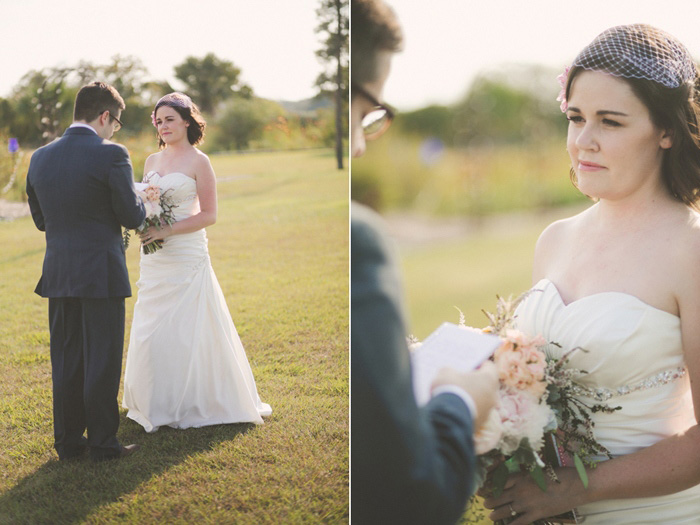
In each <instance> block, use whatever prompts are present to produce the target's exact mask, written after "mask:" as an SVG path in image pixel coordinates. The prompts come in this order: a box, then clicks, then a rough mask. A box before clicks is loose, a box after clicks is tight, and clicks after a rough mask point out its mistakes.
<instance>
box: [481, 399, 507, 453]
mask: <svg viewBox="0 0 700 525" xmlns="http://www.w3.org/2000/svg"><path fill="white" fill-rule="evenodd" d="M502 436H503V422H502V421H501V414H500V413H499V411H498V410H497V409H493V410H491V412H489V417H488V419H486V423H484V425H483V426H482V427H481V428H480V429H479V431H478V432H477V433H476V434H474V447H475V450H476V454H477V455H481V454H486V453H487V452H490V451H491V450H493V449H495V448H497V447H498V443H499V442H500V441H501V437H502Z"/></svg>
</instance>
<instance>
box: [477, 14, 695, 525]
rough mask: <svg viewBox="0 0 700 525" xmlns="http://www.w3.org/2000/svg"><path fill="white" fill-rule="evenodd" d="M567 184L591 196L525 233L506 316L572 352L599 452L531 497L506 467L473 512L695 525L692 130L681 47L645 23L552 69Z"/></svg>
mask: <svg viewBox="0 0 700 525" xmlns="http://www.w3.org/2000/svg"><path fill="white" fill-rule="evenodd" d="M565 80H566V82H565V86H564V88H565V89H564V90H563V92H562V98H563V102H562V110H563V111H565V112H566V117H567V119H568V120H569V131H568V140H567V149H568V152H569V155H570V157H571V162H572V165H573V172H572V177H573V178H574V180H575V183H576V185H577V187H578V188H579V190H580V191H581V192H582V193H584V194H585V195H587V196H589V197H591V198H593V199H594V200H595V201H596V203H595V204H593V205H592V206H591V207H590V208H588V209H587V210H585V211H584V212H582V213H580V214H579V215H576V216H574V217H572V218H569V219H565V220H562V221H558V222H555V223H554V224H552V225H550V226H549V227H548V228H547V229H546V230H545V231H544V232H543V233H542V235H541V237H540V239H539V241H538V243H537V246H536V249H535V261H534V282H535V283H536V284H535V287H534V288H535V290H537V291H536V292H533V293H530V294H529V295H528V296H527V298H526V299H525V301H524V302H523V303H522V304H521V305H520V307H519V309H518V311H517V312H516V316H517V318H516V322H517V323H518V328H519V329H521V330H523V331H525V332H528V333H532V334H538V333H539V334H541V335H543V336H544V337H545V339H547V340H548V341H552V342H556V343H559V344H561V348H557V347H555V346H554V345H550V348H548V349H547V351H548V352H551V353H552V354H557V353H558V354H561V352H562V349H571V348H575V347H578V346H580V347H582V348H584V349H585V350H586V352H581V351H580V352H576V353H574V354H573V356H572V359H571V362H570V366H572V367H574V368H578V369H583V370H586V371H588V374H586V375H583V376H582V378H581V379H580V382H581V383H582V385H583V386H584V387H586V390H585V393H584V394H582V395H583V399H582V400H583V401H587V402H588V403H589V404H592V403H595V402H600V401H604V402H606V403H608V404H609V406H611V407H615V406H619V407H621V408H620V410H618V411H615V412H614V413H612V414H606V413H595V414H593V421H594V423H595V427H594V428H593V430H594V433H595V436H596V438H597V439H598V441H599V442H600V443H601V444H603V445H604V446H606V447H607V448H608V449H609V450H610V452H611V453H612V456H613V459H610V460H606V461H603V460H602V459H603V458H600V459H601V461H600V462H599V463H598V464H597V466H596V468H594V469H589V470H588V478H589V485H588V488H587V489H585V488H584V487H583V484H582V483H581V482H580V480H579V476H578V475H577V473H576V471H575V469H571V468H569V469H567V468H564V469H559V470H558V471H557V475H558V477H559V479H560V480H561V483H559V484H557V483H549V486H548V488H547V491H546V492H543V491H541V490H540V489H539V488H538V487H537V486H536V485H535V484H534V483H533V482H532V481H531V480H530V478H529V476H528V475H526V474H520V473H518V474H513V475H511V477H510V478H509V479H508V481H507V483H506V488H505V490H504V491H503V493H502V494H501V495H500V496H498V497H494V496H491V497H487V498H486V499H485V505H486V506H487V507H488V508H491V509H495V510H494V511H493V512H492V514H491V518H492V519H494V520H497V519H505V518H508V519H513V521H512V523H513V524H516V525H524V524H526V523H531V522H533V521H535V520H537V519H542V518H545V517H547V516H554V515H557V514H560V513H562V512H564V511H567V510H569V509H572V508H577V509H578V511H579V513H580V514H581V515H582V516H584V517H585V523H586V525H593V524H623V523H624V524H630V525H631V524H635V525H637V524H642V523H649V524H652V523H653V524H658V523H663V524H671V523H698V520H699V519H700V518H698V516H700V485H698V483H700V427H698V424H697V422H698V420H699V417H700V216H699V215H698V213H697V209H698V204H699V198H700V137H699V136H698V116H699V115H700V107H699V105H698V102H699V97H700V91H699V89H698V86H699V85H700V81H699V80H698V73H697V70H696V67H695V64H694V62H693V59H692V57H691V55H690V53H689V52H688V51H687V49H686V48H685V47H684V46H683V45H682V44H681V43H680V42H678V41H677V40H676V39H675V38H673V37H672V36H670V35H668V34H666V33H664V32H662V31H660V30H658V29H655V28H653V27H650V26H647V25H630V26H619V27H614V28H612V29H609V30H607V31H605V32H603V33H602V34H601V35H599V36H598V37H597V38H596V39H595V40H594V41H593V42H592V43H591V44H590V45H589V46H588V47H586V48H585V49H584V50H583V51H582V52H581V53H580V54H579V56H578V57H577V58H576V60H575V61H574V63H573V66H572V68H571V70H570V71H569V72H568V75H567V76H566V79H565Z"/></svg>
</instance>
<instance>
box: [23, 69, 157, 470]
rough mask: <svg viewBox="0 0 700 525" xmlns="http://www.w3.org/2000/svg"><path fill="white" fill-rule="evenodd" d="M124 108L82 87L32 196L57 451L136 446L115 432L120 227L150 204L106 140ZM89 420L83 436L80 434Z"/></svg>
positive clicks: (120, 337) (45, 152) (105, 92)
mask: <svg viewBox="0 0 700 525" xmlns="http://www.w3.org/2000/svg"><path fill="white" fill-rule="evenodd" d="M124 108H125V105H124V100H123V99H122V97H121V96H120V95H119V93H118V92H117V90H116V89H114V88H113V87H112V86H110V85H108V84H105V83H103V82H93V83H92V84H89V85H87V86H84V87H82V88H81V89H80V91H79V92H78V95H77V96H76V99H75V109H74V117H73V120H74V122H73V124H72V125H71V126H70V127H69V128H68V130H66V132H65V134H64V135H63V136H62V137H61V138H59V139H57V140H55V141H53V142H51V143H50V144H47V145H46V146H43V147H41V148H39V149H38V150H36V151H35V152H34V154H33V155H32V159H31V163H30V165H29V172H28V174H27V195H28V198H29V207H30V209H31V212H32V218H33V219H34V223H35V224H36V227H37V228H39V230H41V231H45V232H46V255H45V257H44V267H43V271H42V276H41V279H40V280H39V284H38V285H37V287H36V290H35V292H36V293H37V294H39V295H41V296H42V297H48V298H49V330H50V334H51V373H52V379H53V415H54V447H55V449H56V451H57V452H58V457H59V459H60V460H66V459H71V458H75V457H78V456H81V455H83V454H84V452H85V451H86V450H87V449H89V451H90V456H91V457H92V458H93V459H95V460H100V459H109V458H120V457H125V456H128V455H130V454H131V453H133V452H135V451H136V450H137V449H138V448H139V447H138V445H128V446H126V447H124V446H122V445H120V443H119V441H118V440H117V429H118V428H119V409H118V405H117V393H118V390H119V379H120V377H121V365H122V352H123V348H124V298H125V297H129V296H131V286H130V284H129V275H128V273H127V269H126V259H125V256H124V243H123V241H122V236H121V226H126V227H127V228H136V227H138V226H139V225H141V223H142V222H143V220H144V218H145V216H146V212H145V209H144V206H143V203H142V202H141V200H140V199H139V197H138V196H137V195H136V193H135V192H134V181H133V171H132V168H131V161H130V160H129V154H128V152H127V150H126V148H125V147H124V146H121V145H119V144H114V143H112V142H110V141H109V139H110V138H111V137H112V135H113V134H114V132H115V131H117V130H118V129H119V128H120V127H121V121H120V120H119V118H120V116H121V112H122V110H123V109H124ZM86 428H87V439H86V438H85V437H84V436H83V433H84V432H85V430H86Z"/></svg>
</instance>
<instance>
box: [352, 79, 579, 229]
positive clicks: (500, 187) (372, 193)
mask: <svg viewBox="0 0 700 525" xmlns="http://www.w3.org/2000/svg"><path fill="white" fill-rule="evenodd" d="M556 76H557V72H555V71H553V70H550V69H548V68H544V67H541V66H531V65H530V66H524V65H510V66H507V67H506V66H504V67H502V68H499V69H498V70H493V71H489V72H484V73H482V74H481V75H480V76H478V77H477V78H476V79H475V80H474V81H473V83H472V84H471V86H470V87H469V89H468V90H467V92H466V94H465V96H464V97H463V98H462V99H461V100H459V101H457V102H456V103H455V104H452V105H446V106H443V105H431V106H428V107H425V108H420V109H417V110H414V111H408V112H399V113H398V114H397V116H396V119H395V121H394V123H393V125H392V127H391V128H390V130H389V131H388V132H387V133H386V134H385V135H383V136H382V137H381V139H379V140H378V141H376V142H372V143H370V144H368V147H367V152H366V154H365V156H364V157H362V158H359V159H353V166H352V187H351V191H352V198H353V199H354V200H357V201H360V202H362V203H364V204H367V205H368V206H370V207H372V208H374V209H376V210H379V211H383V212H386V211H406V210H411V211H415V212H419V213H422V214H428V215H470V216H472V215H475V216H482V215H488V214H492V213H499V212H506V211H508V212H511V211H516V210H531V209H543V208H550V207H554V206H561V205H567V204H571V203H574V202H583V201H585V197H583V196H582V195H581V194H580V193H579V192H578V191H577V190H576V188H575V187H574V186H573V185H572V183H571V181H570V179H569V175H568V174H569V167H570V162H569V158H568V154H567V152H566V129H567V121H566V119H565V117H564V116H563V114H562V113H561V111H560V109H559V103H558V102H557V101H556V100H555V99H556V96H557V94H558V86H557V83H556V81H555V78H556Z"/></svg>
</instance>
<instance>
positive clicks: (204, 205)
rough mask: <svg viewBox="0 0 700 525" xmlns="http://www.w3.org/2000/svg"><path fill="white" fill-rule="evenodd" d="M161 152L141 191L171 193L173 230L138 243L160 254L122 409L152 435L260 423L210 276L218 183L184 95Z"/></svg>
mask: <svg viewBox="0 0 700 525" xmlns="http://www.w3.org/2000/svg"><path fill="white" fill-rule="evenodd" d="M151 116H152V119H153V125H154V126H155V127H156V128H157V130H158V137H159V145H160V148H161V151H160V152H158V153H155V154H153V155H151V156H149V157H148V159H147V160H146V164H145V167H144V173H146V175H145V177H144V182H148V183H150V184H155V185H157V186H158V187H159V188H160V190H161V193H164V192H166V191H167V192H168V193H167V195H168V198H169V199H170V200H171V201H172V202H173V203H174V205H175V207H174V208H173V213H174V216H175V220H176V222H175V223H173V224H172V225H171V226H165V227H164V228H163V229H158V228H155V227H151V228H149V229H147V230H145V231H144V232H142V233H141V234H140V235H141V242H142V243H143V244H149V243H152V242H154V241H158V240H162V241H163V247H162V248H161V249H160V250H158V251H156V252H155V253H152V254H148V255H144V254H143V253H142V255H141V275H140V279H139V281H138V282H137V283H136V285H137V286H138V288H139V292H138V300H137V302H136V306H135V307H134V320H133V324H132V327H131V337H130V340H129V350H128V354H127V360H126V371H125V375H124V401H123V406H124V407H125V408H127V409H128V410H129V412H128V414H127V417H129V418H131V419H133V420H134V421H136V422H137V423H139V424H140V425H141V426H143V428H144V429H145V430H146V432H155V431H156V430H158V428H159V427H160V426H163V425H167V426H171V427H174V428H189V427H201V426H205V425H217V424H222V423H241V422H252V423H262V422H263V420H262V417H261V416H267V415H270V413H271V412H272V410H271V408H270V406H269V405H267V404H265V403H262V402H261V401H260V398H259V396H258V393H257V390H256V386H255V380H254V379H253V374H252V371H251V369H250V365H249V364H248V359H247V357H246V354H245V350H244V349H243V345H242V344H241V341H240V339H239V337H238V333H237V332H236V328H235V326H234V325H233V321H232V320H231V315H230V314H229V311H228V308H227V306H226V302H225V300H224V296H223V293H222V291H221V288H220V287H219V283H218V281H217V279H216V276H215V275H214V270H213V269H212V267H211V262H210V260H209V252H208V250H207V236H206V233H205V230H204V228H205V227H206V226H210V225H212V224H214V222H216V206H217V205H216V178H215V175H214V170H213V169H212V166H211V163H210V162H209V158H208V157H207V156H206V155H205V154H204V153H202V152H201V151H199V150H198V149H197V148H196V147H195V145H197V144H198V143H199V142H201V140H202V138H203V136H204V127H205V122H204V120H203V118H202V116H201V114H200V113H199V110H198V108H197V106H196V105H195V104H193V103H192V100H191V99H190V98H189V97H188V96H187V95H184V94H182V93H171V94H169V95H166V96H164V97H163V98H161V99H160V100H159V101H158V103H157V104H156V107H155V110H154V112H153V113H152V115H151Z"/></svg>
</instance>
